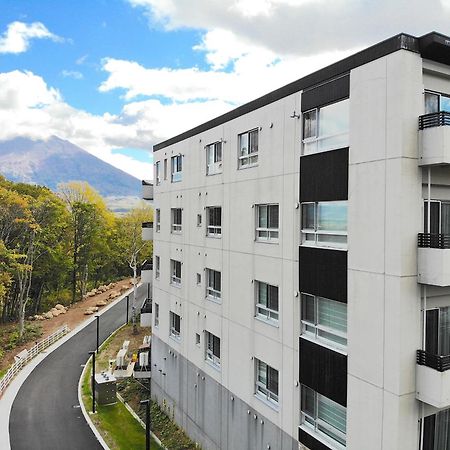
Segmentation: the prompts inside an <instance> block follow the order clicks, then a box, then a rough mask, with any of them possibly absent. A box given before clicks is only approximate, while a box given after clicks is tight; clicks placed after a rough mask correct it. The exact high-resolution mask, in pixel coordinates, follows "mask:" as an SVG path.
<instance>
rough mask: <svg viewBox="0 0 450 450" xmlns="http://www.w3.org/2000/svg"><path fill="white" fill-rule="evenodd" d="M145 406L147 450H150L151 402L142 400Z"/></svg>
mask: <svg viewBox="0 0 450 450" xmlns="http://www.w3.org/2000/svg"><path fill="white" fill-rule="evenodd" d="M141 405H145V450H150V400H141Z"/></svg>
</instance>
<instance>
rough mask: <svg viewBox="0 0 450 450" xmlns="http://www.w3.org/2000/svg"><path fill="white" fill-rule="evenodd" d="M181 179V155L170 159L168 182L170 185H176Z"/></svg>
mask: <svg viewBox="0 0 450 450" xmlns="http://www.w3.org/2000/svg"><path fill="white" fill-rule="evenodd" d="M182 179H183V155H182V154H181V153H180V154H179V155H175V156H172V157H171V158H170V180H171V182H172V183H178V182H180V181H182Z"/></svg>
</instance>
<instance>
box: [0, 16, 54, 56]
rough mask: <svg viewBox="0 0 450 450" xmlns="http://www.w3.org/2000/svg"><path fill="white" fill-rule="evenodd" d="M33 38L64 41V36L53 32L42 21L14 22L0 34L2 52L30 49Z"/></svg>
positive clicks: (0, 51)
mask: <svg viewBox="0 0 450 450" xmlns="http://www.w3.org/2000/svg"><path fill="white" fill-rule="evenodd" d="M31 39H51V40H53V41H55V42H60V41H62V38H60V37H59V36H56V35H55V34H53V33H51V32H50V31H49V30H48V29H47V27H46V26H45V25H44V24H43V23H41V22H33V23H30V24H26V23H24V22H12V23H10V24H9V25H8V27H7V29H6V31H5V32H4V33H3V35H2V36H0V53H23V52H25V51H27V50H28V48H29V46H30V41H31Z"/></svg>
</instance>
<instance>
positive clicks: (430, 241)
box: [418, 233, 450, 249]
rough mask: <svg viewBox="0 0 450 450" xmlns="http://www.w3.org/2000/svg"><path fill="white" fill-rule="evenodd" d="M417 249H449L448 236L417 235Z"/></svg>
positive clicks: (449, 241) (449, 238)
mask: <svg viewBox="0 0 450 450" xmlns="http://www.w3.org/2000/svg"><path fill="white" fill-rule="evenodd" d="M418 246H419V248H443V249H449V248H450V235H449V234H432V233H419V236H418Z"/></svg>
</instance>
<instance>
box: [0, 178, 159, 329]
mask: <svg viewBox="0 0 450 450" xmlns="http://www.w3.org/2000/svg"><path fill="white" fill-rule="evenodd" d="M152 217H153V213H152V209H151V208H150V206H148V205H146V204H145V202H142V203H140V204H139V205H138V206H137V207H135V208H134V209H132V210H130V211H129V212H128V213H127V214H126V215H123V216H116V215H114V214H113V213H112V212H111V211H109V210H108V208H107V207H106V204H105V202H104V200H103V198H102V197H101V196H100V194H98V193H97V192H96V191H95V190H94V189H93V188H92V187H91V186H90V185H89V184H87V183H86V182H78V181H73V182H69V183H64V184H61V185H59V186H58V192H56V193H55V192H52V191H51V190H49V189H48V188H46V187H44V186H37V185H30V184H25V183H15V182H11V181H8V180H6V179H5V178H4V177H2V176H1V175H0V322H2V323H6V322H16V321H17V322H18V325H19V332H20V333H22V332H23V328H24V320H25V318H26V317H28V316H30V315H33V314H37V313H39V312H41V311H43V310H46V309H48V308H49V307H52V306H54V305H55V304H56V303H61V304H63V305H70V304H72V303H74V302H76V301H78V300H80V299H81V298H82V297H83V296H84V295H85V294H86V292H87V291H89V290H90V289H91V288H93V287H95V286H98V285H99V284H107V283H109V282H111V281H116V280H118V279H121V278H124V277H130V276H132V275H133V266H134V265H136V266H139V265H140V264H141V263H142V262H143V261H144V260H147V259H148V260H149V259H150V258H151V254H152V243H151V242H143V241H142V239H141V226H142V222H149V221H152Z"/></svg>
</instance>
